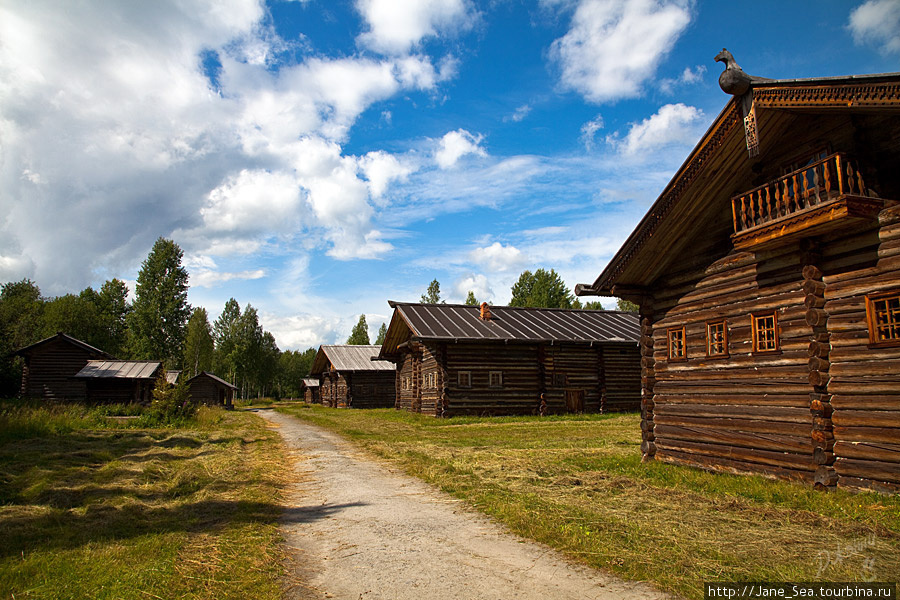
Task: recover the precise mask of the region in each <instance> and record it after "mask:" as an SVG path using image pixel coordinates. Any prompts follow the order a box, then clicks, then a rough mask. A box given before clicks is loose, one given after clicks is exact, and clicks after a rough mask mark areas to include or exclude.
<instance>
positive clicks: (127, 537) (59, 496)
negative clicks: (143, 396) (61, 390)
mask: <svg viewBox="0 0 900 600" xmlns="http://www.w3.org/2000/svg"><path fill="white" fill-rule="evenodd" d="M104 412H108V411H107V410H98V409H86V408H83V407H77V406H76V407H71V406H70V407H65V406H56V407H52V408H50V409H46V408H36V407H28V406H26V407H22V406H20V405H17V404H14V403H11V402H0V540H2V543H0V598H2V599H7V598H16V599H19V598H54V599H64V598H142V599H147V598H166V599H169V598H208V599H216V600H222V599H225V598H235V599H237V598H240V599H245V598H254V599H255V598H261V599H267V598H272V599H274V598H280V597H281V584H280V583H279V577H281V576H282V575H283V562H282V558H283V556H282V554H281V550H280V547H279V542H280V539H281V538H280V536H279V533H278V529H277V521H278V518H279V515H280V514H281V512H282V507H281V506H280V505H279V503H278V498H279V496H280V490H281V489H282V487H283V485H284V483H285V481H284V479H285V477H286V476H287V475H286V473H287V470H285V469H284V464H286V457H285V454H284V451H283V449H282V447H281V445H280V442H279V439H278V436H277V434H275V433H273V432H272V431H271V430H269V429H267V428H266V427H265V424H264V422H263V421H262V420H261V419H259V418H257V417H256V416H255V415H252V414H250V413H243V412H238V411H235V412H225V411H222V410H213V409H201V410H200V412H199V413H198V416H197V419H196V421H193V422H190V423H186V424H183V425H182V426H180V427H177V428H147V427H142V421H141V418H140V417H138V418H110V417H108V416H106V414H104ZM126 412H127V411H126Z"/></svg>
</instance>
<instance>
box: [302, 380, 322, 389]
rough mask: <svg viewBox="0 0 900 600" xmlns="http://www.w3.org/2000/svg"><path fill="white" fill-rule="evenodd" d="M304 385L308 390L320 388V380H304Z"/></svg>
mask: <svg viewBox="0 0 900 600" xmlns="http://www.w3.org/2000/svg"><path fill="white" fill-rule="evenodd" d="M303 385H304V386H306V387H308V388H317V387H319V380H318V379H313V378H311V377H309V378H306V379H303Z"/></svg>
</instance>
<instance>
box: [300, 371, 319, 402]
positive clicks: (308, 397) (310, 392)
mask: <svg viewBox="0 0 900 600" xmlns="http://www.w3.org/2000/svg"><path fill="white" fill-rule="evenodd" d="M300 393H301V394H302V395H303V401H304V402H306V403H307V404H318V403H319V380H318V379H313V378H311V377H310V378H307V379H304V380H303V381H301V382H300Z"/></svg>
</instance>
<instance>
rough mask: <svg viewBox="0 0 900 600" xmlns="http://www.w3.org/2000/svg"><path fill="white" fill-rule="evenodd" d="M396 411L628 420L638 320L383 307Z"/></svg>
mask: <svg viewBox="0 0 900 600" xmlns="http://www.w3.org/2000/svg"><path fill="white" fill-rule="evenodd" d="M390 305H391V307H392V308H393V309H394V314H393V316H392V318H391V324H390V326H389V327H388V329H387V333H386V335H385V341H384V344H383V346H382V348H381V354H380V355H379V357H380V358H384V359H387V360H390V361H392V362H394V363H396V365H397V383H396V385H397V403H396V406H397V408H398V409H405V410H409V411H412V412H421V413H425V414H429V415H435V416H452V415H462V414H476V415H515V414H546V413H563V412H598V411H620V410H637V409H638V407H639V406H640V391H641V387H640V385H641V384H640V355H639V349H638V343H637V342H638V317H637V315H636V314H633V313H624V312H614V311H609V312H607V311H595V310H563V309H547V308H516V307H510V306H488V305H487V304H486V303H483V304H482V305H481V307H478V306H468V305H458V304H409V303H400V302H390Z"/></svg>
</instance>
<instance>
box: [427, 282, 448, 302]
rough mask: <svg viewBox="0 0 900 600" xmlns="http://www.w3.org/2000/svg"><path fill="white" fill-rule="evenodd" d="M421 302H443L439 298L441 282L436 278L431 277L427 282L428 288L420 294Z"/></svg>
mask: <svg viewBox="0 0 900 600" xmlns="http://www.w3.org/2000/svg"><path fill="white" fill-rule="evenodd" d="M422 303H423V304H444V301H443V300H441V284H440V283H438V280H437V279H432V280H431V283H429V284H428V290H427V291H426V292H425V293H424V294H422Z"/></svg>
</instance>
